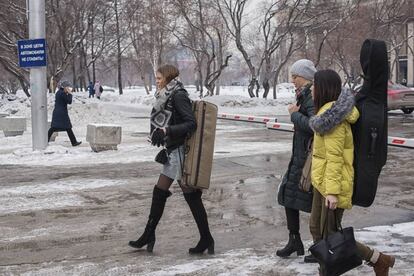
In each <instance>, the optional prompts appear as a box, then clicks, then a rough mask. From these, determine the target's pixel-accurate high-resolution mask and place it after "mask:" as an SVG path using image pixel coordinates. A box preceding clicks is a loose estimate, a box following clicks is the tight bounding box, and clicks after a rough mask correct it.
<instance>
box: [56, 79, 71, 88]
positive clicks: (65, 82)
mask: <svg viewBox="0 0 414 276" xmlns="http://www.w3.org/2000/svg"><path fill="white" fill-rule="evenodd" d="M59 87H60V88H65V87H72V84H71V83H70V82H69V81H68V80H61V81H60V82H59Z"/></svg>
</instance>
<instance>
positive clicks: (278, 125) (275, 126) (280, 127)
mask: <svg viewBox="0 0 414 276" xmlns="http://www.w3.org/2000/svg"><path fill="white" fill-rule="evenodd" d="M266 127H267V128H268V129H273V130H282V131H289V132H293V131H294V130H295V129H294V128H293V124H286V123H267V124H266Z"/></svg>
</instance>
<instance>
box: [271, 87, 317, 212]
mask: <svg viewBox="0 0 414 276" xmlns="http://www.w3.org/2000/svg"><path fill="white" fill-rule="evenodd" d="M297 103H298V104H300V109H299V111H298V112H294V113H292V115H291V118H290V119H291V121H292V123H293V124H294V126H295V132H294V134H293V145H292V157H291V159H290V162H289V167H288V170H287V171H286V173H285V175H284V176H283V179H282V182H281V183H280V186H279V191H278V197H277V198H278V202H279V204H280V205H282V206H284V207H286V208H291V209H296V210H301V211H304V212H308V213H309V212H310V211H311V209H312V197H313V194H312V192H303V191H302V190H300V189H299V181H300V178H301V176H302V169H303V166H304V164H305V161H306V157H307V151H308V146H309V143H310V142H311V139H312V138H313V130H312V129H311V128H310V126H309V118H310V117H311V116H314V115H315V107H314V104H313V99H312V93H311V90H310V88H307V87H304V88H303V89H302V91H301V92H300V94H299V95H298V96H297Z"/></svg>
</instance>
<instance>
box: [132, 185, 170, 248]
mask: <svg viewBox="0 0 414 276" xmlns="http://www.w3.org/2000/svg"><path fill="white" fill-rule="evenodd" d="M169 196H171V193H170V192H169V191H163V190H161V189H159V188H158V187H157V186H155V187H154V191H153V194H152V203H151V210H150V215H149V219H148V222H147V225H146V226H145V230H144V233H143V234H142V235H141V237H139V239H138V240H136V241H130V242H129V243H128V245H129V246H131V247H133V248H142V247H143V246H145V245H146V246H147V251H148V252H152V251H153V249H154V244H155V229H156V228H157V225H158V222H159V221H160V219H161V216H162V213H163V212H164V207H165V202H166V201H167V198H168V197H169Z"/></svg>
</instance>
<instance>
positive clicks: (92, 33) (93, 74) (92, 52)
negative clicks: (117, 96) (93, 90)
mask: <svg viewBox="0 0 414 276" xmlns="http://www.w3.org/2000/svg"><path fill="white" fill-rule="evenodd" d="M94 51H95V28H94V25H93V21H92V23H91V55H92V82H93V83H94V84H95V82H96V68H95V52H94Z"/></svg>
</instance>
